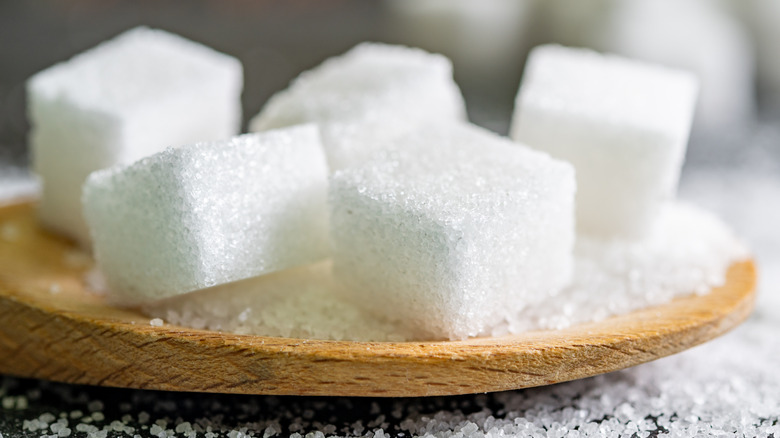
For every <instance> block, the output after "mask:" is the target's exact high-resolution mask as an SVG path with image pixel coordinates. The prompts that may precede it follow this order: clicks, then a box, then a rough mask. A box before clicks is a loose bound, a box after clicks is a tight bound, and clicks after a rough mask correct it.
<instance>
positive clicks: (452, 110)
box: [249, 43, 466, 170]
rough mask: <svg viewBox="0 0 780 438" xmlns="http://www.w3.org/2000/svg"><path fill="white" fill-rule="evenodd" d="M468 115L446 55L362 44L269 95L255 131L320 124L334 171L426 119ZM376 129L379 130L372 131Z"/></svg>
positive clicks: (456, 118)
mask: <svg viewBox="0 0 780 438" xmlns="http://www.w3.org/2000/svg"><path fill="white" fill-rule="evenodd" d="M465 118H466V109H465V104H464V102H463V96H462V95H461V93H460V90H459V88H458V86H457V85H456V84H455V82H454V81H453V79H452V64H451V63H450V61H449V60H448V59H447V58H445V57H444V56H441V55H435V54H430V53H427V52H424V51H422V50H420V49H414V48H408V47H402V46H391V45H386V44H378V43H363V44H360V45H358V46H356V47H355V48H353V49H352V50H350V51H348V52H347V53H345V54H343V55H341V56H337V57H334V58H330V59H328V60H326V61H325V62H324V63H322V64H321V65H320V66H318V67H316V68H314V69H312V70H309V71H307V72H304V73H302V74H301V75H300V76H299V77H298V78H297V79H295V80H294V81H293V82H292V84H291V85H290V87H289V88H288V89H286V90H284V91H281V92H279V93H277V94H276V95H274V96H273V97H271V99H270V100H269V101H268V102H267V103H266V105H265V107H264V108H263V109H262V111H261V112H260V113H259V114H258V115H257V116H255V118H254V119H252V121H251V122H250V124H249V129H250V131H264V130H266V129H272V128H277V127H283V126H288V125H293V124H297V123H305V122H316V123H319V124H320V125H321V126H322V127H323V142H324V146H325V152H326V155H327V158H328V161H329V164H330V167H331V170H337V169H341V168H345V167H350V166H353V165H357V164H359V163H361V162H362V161H363V159H364V158H365V155H366V154H364V152H363V151H364V150H373V149H376V148H377V146H376V145H377V144H378V143H381V142H382V141H383V140H386V139H391V138H394V137H398V136H401V135H403V134H404V133H406V132H409V131H411V130H412V129H414V128H415V127H418V126H420V125H421V124H423V123H425V122H426V121H434V120H445V121H447V120H448V121H462V120H465ZM363 124H368V125H369V127H368V128H363V127H362V125H363ZM331 125H335V126H331ZM330 132H334V134H330ZM371 132H375V134H374V135H373V136H371V135H366V134H368V133H371ZM335 133H338V135H336V134H335Z"/></svg>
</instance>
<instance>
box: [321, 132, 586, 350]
mask: <svg viewBox="0 0 780 438" xmlns="http://www.w3.org/2000/svg"><path fill="white" fill-rule="evenodd" d="M379 155H380V156H379V157H377V158H376V160H375V161H369V162H368V163H367V164H365V165H364V166H361V167H354V168H349V169H344V170H342V171H339V172H336V173H335V174H334V175H333V176H332V178H331V186H330V202H331V238H332V241H333V258H334V272H335V275H337V276H338V278H339V279H340V280H341V281H342V282H343V283H344V284H345V285H346V286H348V287H347V288H346V290H347V291H349V292H347V293H351V294H353V295H352V296H353V299H354V300H355V301H357V302H359V303H366V305H367V307H368V310H370V311H373V312H383V313H384V314H383V316H386V317H390V318H396V319H397V318H402V319H403V320H404V321H406V323H407V324H409V325H411V326H412V327H414V329H415V330H416V331H417V335H418V336H419V337H420V338H423V339H425V338H427V339H431V338H438V339H441V338H447V339H460V338H465V337H467V336H474V335H478V334H480V333H484V332H485V331H486V330H487V329H489V328H490V327H491V325H494V324H498V323H500V322H501V321H507V320H509V321H511V320H512V319H513V318H514V317H515V316H516V315H517V313H518V312H519V311H520V310H521V309H522V308H524V307H525V306H526V305H528V304H529V303H532V302H535V301H538V300H541V299H543V298H545V297H548V296H550V295H552V294H554V293H556V292H557V291H558V290H559V289H560V288H562V287H563V286H565V285H566V283H567V282H568V281H569V277H570V274H571V270H572V245H573V242H574V192H575V182H574V171H573V169H572V167H571V166H570V165H569V164H567V163H564V162H561V161H557V160H554V159H552V158H550V157H549V156H548V155H546V154H543V153H538V152H535V151H533V150H531V149H527V148H523V147H517V145H516V144H514V143H513V142H511V141H510V140H509V139H504V138H502V137H499V136H497V135H495V134H491V133H489V132H487V131H484V130H482V129H480V128H476V127H472V126H470V125H465V124H444V125H441V124H439V125H435V126H431V127H428V128H426V129H423V130H419V131H415V132H414V133H411V134H409V135H407V136H405V137H403V138H400V139H398V140H397V141H395V142H391V145H389V146H388V147H387V148H386V149H384V150H383V151H382V152H381V153H380V154H379Z"/></svg>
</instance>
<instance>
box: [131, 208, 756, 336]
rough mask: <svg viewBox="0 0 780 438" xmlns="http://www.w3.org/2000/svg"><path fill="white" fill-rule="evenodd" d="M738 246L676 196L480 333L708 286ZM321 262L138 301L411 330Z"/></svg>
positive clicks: (327, 332) (294, 330)
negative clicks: (639, 229)
mask: <svg viewBox="0 0 780 438" xmlns="http://www.w3.org/2000/svg"><path fill="white" fill-rule="evenodd" d="M746 256H747V252H746V250H745V247H744V246H743V245H742V243H741V242H740V241H739V240H738V239H737V238H736V237H734V235H733V234H732V232H731V231H730V230H729V229H728V228H727V227H726V226H725V225H724V224H723V223H722V222H721V221H720V220H718V219H717V218H715V217H714V216H713V215H711V214H709V213H707V212H704V211H702V210H700V209H698V208H695V207H693V206H691V205H687V204H684V203H678V204H673V205H671V206H669V208H667V209H666V210H665V211H664V213H663V214H662V215H661V218H660V221H659V223H658V227H657V228H656V229H655V231H654V232H653V234H651V235H650V236H649V237H648V238H646V239H644V240H640V241H633V242H623V241H619V240H600V239H588V238H581V239H580V241H579V242H578V243H577V245H576V248H575V263H574V272H575V273H574V282H573V284H572V285H570V286H569V287H567V288H566V289H564V290H563V291H562V292H561V293H560V294H559V295H558V296H557V297H555V298H551V299H549V300H545V301H541V302H539V303H537V304H534V305H532V306H529V307H528V308H526V309H524V310H523V311H522V313H521V314H520V315H519V316H518V317H517V318H516V319H515V320H514V321H515V322H514V323H512V324H509V323H507V322H501V321H496V322H495V326H494V327H493V329H492V330H491V332H489V333H484V334H485V335H501V334H506V333H517V332H522V331H525V330H533V329H559V328H565V327H568V326H570V325H572V324H576V323H581V322H586V321H593V320H600V319H604V318H606V317H608V316H611V315H614V314H620V313H626V312H629V311H632V310H635V309H638V308H640V307H644V306H649V305H657V304H661V303H664V302H666V301H669V300H671V299H673V298H675V297H678V296H681V295H687V294H691V293H696V292H697V291H698V292H699V293H701V292H704V291H709V289H710V288H712V287H714V286H718V285H720V284H722V283H723V281H724V275H725V272H726V269H727V268H728V266H729V265H730V264H731V263H732V262H734V261H737V260H740V259H743V258H745V257H746ZM330 269H331V268H330V262H321V263H319V264H316V265H312V266H306V267H302V268H296V269H294V270H288V271H284V272H281V273H276V274H273V275H270V276H265V277H261V278H257V279H252V280H246V281H244V282H238V283H233V284H230V285H225V286H222V287H219V288H213V289H210V290H205V291H201V292H196V293H194V294H191V295H188V296H185V297H177V298H173V299H169V300H164V301H162V302H159V303H155V305H154V306H148V307H145V308H144V311H145V312H146V313H147V314H149V315H150V316H153V317H158V318H164V319H165V320H166V321H168V322H169V323H171V324H176V325H182V326H189V327H193V328H198V329H210V330H221V331H227V332H234V333H239V334H253V335H263V336H283V337H298V338H307V339H333V340H359V341H410V340H419V338H417V337H416V333H415V332H414V331H413V330H410V328H409V327H408V326H407V325H405V324H398V323H395V322H392V321H387V320H384V319H381V318H372V317H371V316H369V315H366V313H365V312H363V311H361V309H360V308H359V307H358V306H356V305H354V304H353V303H350V302H349V301H344V300H341V299H339V298H337V296H338V295H339V293H336V292H337V290H338V288H339V287H340V286H338V285H337V284H336V283H335V282H334V280H333V278H332V277H331V275H330ZM594 294H595V295H594ZM593 296H599V299H598V300H594V299H593ZM605 302H607V303H609V305H607V306H604V305H603V303H605ZM242 315H245V316H246V319H245V320H244V317H243V316H242Z"/></svg>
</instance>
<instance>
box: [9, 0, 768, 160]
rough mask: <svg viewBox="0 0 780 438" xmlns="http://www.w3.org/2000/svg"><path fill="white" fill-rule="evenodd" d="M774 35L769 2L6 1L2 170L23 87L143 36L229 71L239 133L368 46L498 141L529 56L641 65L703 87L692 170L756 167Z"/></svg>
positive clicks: (21, 135)
mask: <svg viewBox="0 0 780 438" xmlns="http://www.w3.org/2000/svg"><path fill="white" fill-rule="evenodd" d="M777 23H780V3H778V2H777V1H776V0H742V1H737V0H734V1H725V0H723V1H718V0H686V1H675V0H623V1H621V0H591V1H588V2H582V1H577V0H479V1H475V0H384V1H365V0H293V1H269V0H251V1H250V0H232V1H221V0H195V1H118V0H101V1H97V0H75V1H61V0H37V1H35V2H27V1H14V0H3V1H2V2H0V65H2V68H0V151H2V152H0V154H2V155H0V157H2V158H4V159H5V161H6V162H7V161H8V160H13V161H14V162H17V163H24V161H25V160H26V152H25V151H26V146H25V138H26V134H27V131H28V125H27V121H26V117H25V91H24V83H25V80H26V79H27V78H29V77H30V76H31V75H32V74H34V73H35V72H37V71H40V70H42V69H44V68H46V67H48V66H50V65H52V64H53V63H56V62H59V61H63V60H66V59H68V58H69V57H71V56H73V55H74V54H76V53H79V52H81V51H83V50H85V49H88V48H90V47H92V46H94V45H96V44H98V43H99V42H101V41H103V40H105V39H107V38H110V37H112V36H114V35H116V34H118V33H120V32H122V31H124V30H127V29H129V28H131V27H134V26H137V25H141V24H144V25H148V26H152V27H159V28H162V29H165V30H169V31H172V32H175V33H178V34H181V35H183V36H185V37H187V38H190V39H193V40H195V41H199V42H202V43H204V44H206V45H208V46H211V47H214V48H216V49H217V50H220V51H223V52H226V53H228V54H230V55H233V56H235V57H237V58H239V59H240V60H241V61H242V62H243V64H244V69H245V77H246V82H245V88H244V95H243V106H244V117H245V121H246V119H248V118H250V117H251V116H252V115H254V114H256V113H257V112H258V111H259V110H260V108H261V106H262V105H263V103H264V102H265V100H266V99H267V98H268V97H269V96H270V95H271V94H272V93H274V92H275V91H278V90H280V89H282V88H284V87H285V86H286V85H287V84H288V82H289V81H290V80H291V79H293V78H294V77H295V76H296V75H297V74H298V73H299V72H301V71H302V70H305V69H308V68H310V67H313V66H315V65H317V64H318V63H319V62H321V61H322V60H323V59H325V58H326V57H328V56H332V55H336V54H340V53H342V52H344V51H346V50H347V49H349V48H350V47H352V46H354V45H355V44H357V43H358V42H361V41H365V40H372V41H384V42H389V43H399V44H406V45H412V46H419V47H422V48H424V49H427V50H429V51H434V52H440V53H443V54H445V55H447V56H449V57H450V58H451V59H452V60H453V63H454V66H455V76H456V80H457V81H458V83H459V84H460V86H461V88H462V90H463V93H464V94H465V97H466V101H467V104H468V107H469V113H470V114H469V115H470V118H471V120H472V121H473V122H475V123H477V124H480V125H483V126H485V127H488V128H490V129H492V130H495V131H497V132H499V133H506V131H507V129H508V125H509V118H510V115H511V110H512V105H513V101H514V96H515V93H516V92H517V87H518V84H519V82H520V77H521V74H522V68H523V63H524V61H525V58H526V55H527V53H528V50H529V49H530V48H532V47H533V46H535V45H538V44H542V43H547V42H558V43H561V44H564V45H571V46H584V47H591V48H594V49H597V50H600V51H609V52H615V53H619V54H623V55H627V56H631V57H635V58H641V59H647V60H650V61H654V62H658V63H662V64H667V65H670V66H675V67H681V68H686V69H689V70H691V71H693V72H695V73H696V74H697V75H698V76H699V78H700V80H701V83H702V92H701V95H700V100H699V108H698V110H697V119H696V126H695V128H694V133H693V139H692V142H691V147H690V152H689V161H690V162H691V163H693V164H695V163H700V162H701V163H718V162H721V163H729V164H734V163H735V162H744V161H745V160H753V161H756V162H764V161H765V158H766V157H765V156H766V155H767V154H768V155H769V156H771V157H775V158H776V157H777V156H778V154H779V152H778V151H779V150H780V147H778V144H779V142H778V141H776V139H777V135H776V134H777V133H776V132H774V131H776V129H773V128H767V126H766V125H767V124H769V125H771V123H766V122H771V121H773V120H778V117H777V115H778V113H780V111H778V107H780V57H778V56H777V52H778V50H780V28H779V27H778V26H777ZM757 126H760V127H757ZM773 135H774V137H772V136H773ZM767 136H769V137H772V138H770V139H765V138H764V137H767ZM748 144H750V145H753V146H755V147H748Z"/></svg>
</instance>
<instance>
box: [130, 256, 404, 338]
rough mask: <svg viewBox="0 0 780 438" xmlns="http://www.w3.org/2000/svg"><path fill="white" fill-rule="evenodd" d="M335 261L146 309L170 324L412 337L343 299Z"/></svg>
mask: <svg viewBox="0 0 780 438" xmlns="http://www.w3.org/2000/svg"><path fill="white" fill-rule="evenodd" d="M331 266H332V262H331V261H330V260H325V261H321V262H318V263H315V264H311V265H306V266H301V267H297V268H291V269H287V270H285V271H281V272H275V273H272V274H268V275H263V276H260V277H256V278H250V279H247V280H243V281H239V282H234V283H230V284H225V285H221V286H215V287H213V288H209V289H205V290H202V291H197V292H194V293H192V294H187V295H185V296H177V297H172V298H168V299H165V300H161V301H158V302H155V303H152V304H149V305H146V306H144V307H143V311H144V312H145V313H146V314H147V315H150V316H154V317H158V318H162V319H164V320H165V321H166V322H167V323H169V324H177V325H183V326H187V327H192V328H196V329H207V330H215V331H220V332H228V333H237V334H246V335H260V336H280V337H285V338H300V339H328V340H337V341H409V340H414V339H415V338H414V336H413V333H411V331H410V330H409V329H408V328H407V327H405V326H404V325H403V324H398V323H394V322H391V321H389V320H386V319H382V318H377V317H376V316H374V315H372V314H369V313H367V312H365V311H364V310H363V309H362V308H361V307H360V306H359V305H357V304H355V303H353V302H351V301H349V300H345V299H343V298H342V297H341V295H342V294H341V293H340V292H339V291H338V287H339V286H338V285H337V283H336V282H335V281H334V279H333V275H332V274H331Z"/></svg>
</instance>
